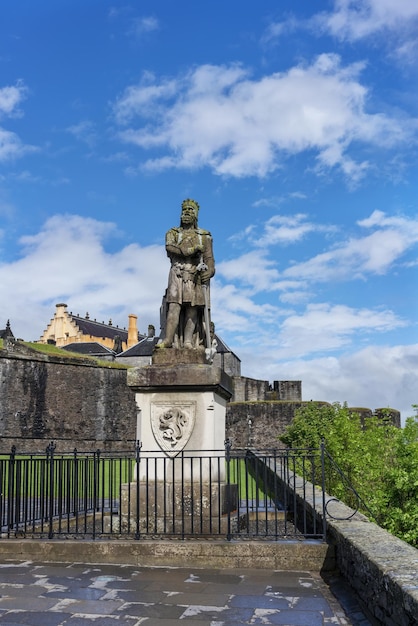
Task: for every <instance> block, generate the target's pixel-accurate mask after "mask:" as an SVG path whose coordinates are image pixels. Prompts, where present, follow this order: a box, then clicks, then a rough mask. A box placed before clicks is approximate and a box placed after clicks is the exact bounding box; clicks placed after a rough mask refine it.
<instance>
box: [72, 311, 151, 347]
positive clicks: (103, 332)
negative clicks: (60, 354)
mask: <svg viewBox="0 0 418 626" xmlns="http://www.w3.org/2000/svg"><path fill="white" fill-rule="evenodd" d="M69 316H70V317H71V319H72V320H73V321H74V322H75V323H76V324H77V326H78V327H79V329H80V330H81V332H82V333H83V335H91V336H92V337H102V338H103V339H107V338H110V339H114V338H115V337H116V335H119V337H120V338H121V340H122V341H127V340H128V331H127V330H126V329H125V328H118V327H117V326H112V325H111V324H105V323H104V322H96V320H91V319H87V318H85V317H80V316H79V315H73V314H72V313H69ZM139 337H140V335H139V334H138V338H139Z"/></svg>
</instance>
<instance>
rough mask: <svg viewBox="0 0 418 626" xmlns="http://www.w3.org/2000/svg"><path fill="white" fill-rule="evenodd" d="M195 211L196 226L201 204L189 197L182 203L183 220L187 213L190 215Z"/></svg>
mask: <svg viewBox="0 0 418 626" xmlns="http://www.w3.org/2000/svg"><path fill="white" fill-rule="evenodd" d="M191 213H193V215H194V226H195V227H197V217H198V214H199V204H198V202H196V200H192V199H191V198H187V199H186V200H183V202H182V203H181V221H183V217H184V216H186V215H190V214H191Z"/></svg>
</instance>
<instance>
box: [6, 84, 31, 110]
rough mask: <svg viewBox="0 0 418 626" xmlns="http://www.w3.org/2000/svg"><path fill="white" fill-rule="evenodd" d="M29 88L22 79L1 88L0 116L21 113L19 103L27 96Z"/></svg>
mask: <svg viewBox="0 0 418 626" xmlns="http://www.w3.org/2000/svg"><path fill="white" fill-rule="evenodd" d="M26 92H27V88H26V87H25V85H24V84H23V82H22V81H18V82H17V83H16V85H8V86H7V87H1V88H0V116H1V115H7V116H8V117H15V116H19V115H21V111H20V109H19V105H20V103H21V102H22V100H24V98H25V97H26Z"/></svg>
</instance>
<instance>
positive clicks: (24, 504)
mask: <svg viewBox="0 0 418 626" xmlns="http://www.w3.org/2000/svg"><path fill="white" fill-rule="evenodd" d="M323 463H324V452H323V450H257V451H250V450H248V449H245V450H241V449H234V448H233V447H232V446H231V442H230V441H229V440H227V441H226V442H225V449H224V450H207V451H203V452H202V451H191V450H187V451H183V452H180V453H179V454H177V455H176V456H173V457H170V456H168V455H166V454H164V453H163V452H161V453H156V452H155V451H154V452H147V451H144V450H142V448H141V444H140V443H139V442H138V443H137V445H136V447H135V449H134V450H133V451H127V452H117V453H111V452H102V451H100V450H96V451H93V452H81V451H78V450H73V451H72V452H71V453H62V452H58V451H57V449H56V446H55V444H54V443H53V442H51V443H50V444H49V446H48V447H47V449H46V452H45V453H44V454H19V453H18V452H17V450H16V448H15V447H14V446H13V447H12V450H11V452H9V453H7V454H0V489H1V491H0V526H1V536H2V537H3V538H5V537H7V538H11V537H22V536H30V537H48V538H66V537H75V536H83V537H90V538H112V537H113V538H120V537H123V538H132V539H146V538H151V537H152V538H155V537H158V538H163V537H179V538H187V537H224V538H227V539H232V538H243V539H246V538H257V539H263V538H264V539H270V540H274V539H282V538H292V539H294V538H295V537H297V538H299V539H301V540H302V539H303V538H317V539H322V540H323V539H325V521H323V522H322V523H320V522H319V521H318V519H317V517H316V516H315V515H313V516H312V514H311V512H310V511H311V507H308V506H307V501H308V500H309V501H310V502H311V503H312V498H313V499H314V500H315V498H318V488H317V487H314V482H315V481H314V480H312V478H313V477H317V476H318V475H320V476H323ZM296 476H297V480H299V481H301V484H302V485H304V489H305V490H306V494H305V495H306V498H303V497H302V498H301V496H300V489H299V492H298V493H297V490H296V489H294V485H292V482H294V481H295V480H296ZM308 491H309V494H308ZM322 493H323V490H322ZM308 495H309V497H308ZM322 517H323V520H325V500H323V516H322Z"/></svg>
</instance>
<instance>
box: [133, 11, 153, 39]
mask: <svg viewBox="0 0 418 626" xmlns="http://www.w3.org/2000/svg"><path fill="white" fill-rule="evenodd" d="M159 28H160V24H159V21H158V19H157V18H156V17H154V16H152V15H147V16H143V17H139V18H137V19H135V20H134V21H133V25H132V28H131V32H132V34H134V35H135V36H137V37H140V36H141V35H143V34H144V33H152V32H153V31H156V30H159Z"/></svg>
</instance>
